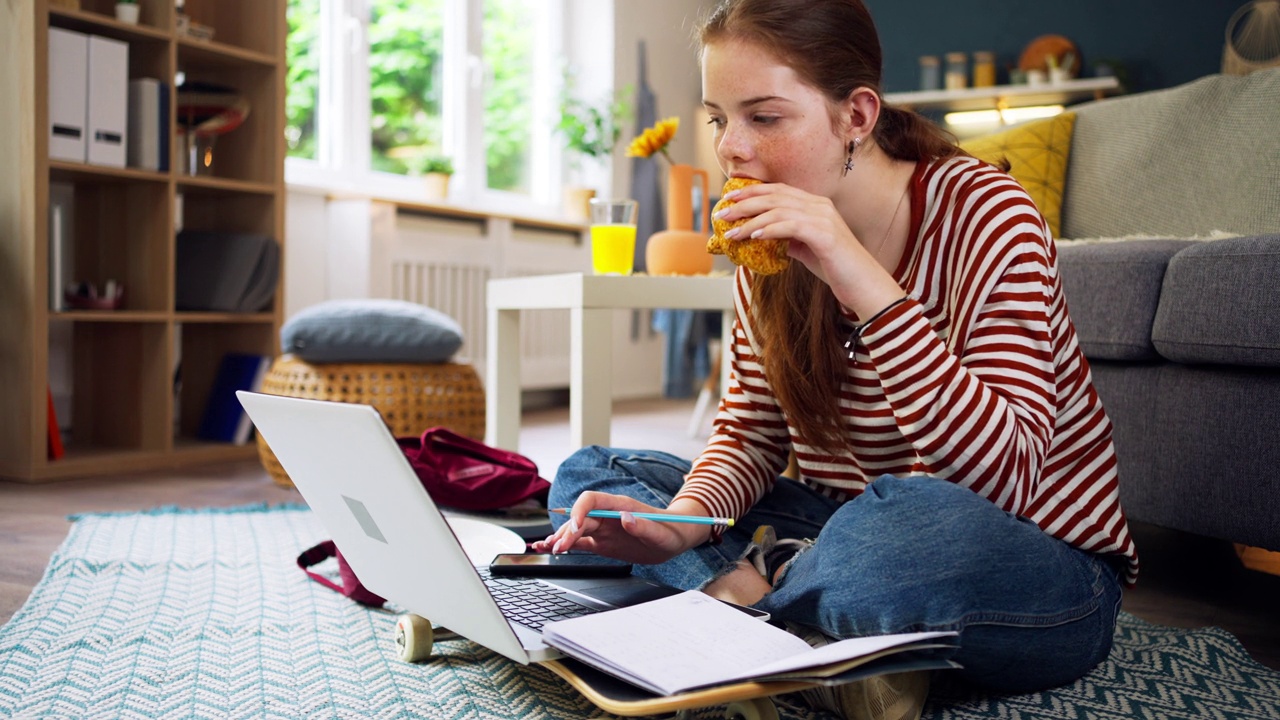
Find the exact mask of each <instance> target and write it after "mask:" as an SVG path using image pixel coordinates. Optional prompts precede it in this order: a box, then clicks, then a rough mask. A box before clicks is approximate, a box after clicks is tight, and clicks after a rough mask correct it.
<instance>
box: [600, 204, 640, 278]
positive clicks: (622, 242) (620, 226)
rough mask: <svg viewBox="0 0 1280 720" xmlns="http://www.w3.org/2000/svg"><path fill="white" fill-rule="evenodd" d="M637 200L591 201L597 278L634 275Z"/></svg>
mask: <svg viewBox="0 0 1280 720" xmlns="http://www.w3.org/2000/svg"><path fill="white" fill-rule="evenodd" d="M638 209H639V203H637V202H636V201H635V200H592V201H591V269H593V270H595V272H596V274H597V275H630V274H631V270H632V268H633V267H634V266H635V258H636V213H637V211H638Z"/></svg>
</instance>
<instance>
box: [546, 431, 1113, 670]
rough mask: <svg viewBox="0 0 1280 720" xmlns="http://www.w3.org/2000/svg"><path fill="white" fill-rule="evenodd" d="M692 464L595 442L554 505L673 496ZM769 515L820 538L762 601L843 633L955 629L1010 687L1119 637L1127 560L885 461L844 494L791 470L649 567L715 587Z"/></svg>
mask: <svg viewBox="0 0 1280 720" xmlns="http://www.w3.org/2000/svg"><path fill="white" fill-rule="evenodd" d="M689 469H690V463H689V462H688V461H686V460H682V459H680V458H678V457H675V456H674V455H669V454H667V453H661V452H650V451H638V450H621V449H615V448H602V447H598V446H593V447H587V448H583V449H582V450H579V451H578V452H576V453H575V454H574V455H572V456H571V457H570V458H569V459H568V460H566V461H565V462H564V463H563V464H562V465H561V466H560V470H559V472H558V473H557V474H556V479H555V482H554V483H552V487H551V499H550V506H551V507H569V506H571V505H572V504H573V501H574V499H575V498H576V497H577V496H578V494H579V493H581V492H583V491H586V490H596V491H599V492H607V493H614V494H618V495H626V496H629V497H633V498H636V499H637V500H640V501H641V502H644V503H647V504H649V505H653V506H655V507H660V508H661V507H666V506H667V505H668V504H669V503H670V501H671V499H672V498H673V497H674V496H675V494H676V492H677V491H679V489H680V486H681V484H682V483H683V481H684V476H685V475H686V474H687V473H688V472H689ZM552 517H553V522H555V523H556V526H557V527H558V526H559V524H560V523H562V522H563V521H564V518H563V517H561V516H552ZM760 525H772V526H773V527H774V529H775V530H776V531H777V534H778V537H780V538H783V537H790V538H816V540H817V542H816V543H815V544H814V545H813V547H812V548H810V549H808V550H806V551H803V552H801V553H800V554H799V555H798V556H796V558H795V559H794V561H793V562H792V564H791V565H790V567H789V568H788V569H787V571H786V572H785V573H784V574H783V576H782V577H781V578H780V580H779V582H778V584H777V585H776V586H775V587H774V589H773V591H772V592H771V593H769V594H768V595H765V596H764V598H763V599H761V600H760V601H759V602H758V603H757V604H756V607H758V608H760V609H762V610H765V611H768V612H769V613H771V614H772V615H773V617H774V618H776V619H780V620H788V621H791V622H796V623H800V624H804V625H809V626H811V627H815V628H818V629H820V630H822V631H823V632H825V633H827V634H828V635H832V636H834V637H838V638H846V637H857V636H862V635H873V634H882V633H900V632H916V631H926V630H955V631H957V632H958V633H959V634H960V637H959V648H958V650H957V651H956V652H955V654H954V656H952V658H951V659H953V660H954V661H956V662H957V663H959V664H960V665H962V666H963V669H962V670H959V671H958V672H959V673H961V674H962V676H963V678H964V679H966V680H968V681H971V682H974V683H977V684H980V685H983V686H986V687H988V688H991V689H994V690H997V691H1001V692H1032V691H1035V690H1041V689H1044V688H1049V687H1055V686H1058V685H1062V684H1065V683H1068V682H1071V681H1073V680H1075V679H1077V678H1079V677H1081V676H1082V675H1084V674H1085V673H1087V672H1088V671H1089V670H1090V669H1092V668H1093V667H1094V666H1095V665H1097V664H1098V663H1099V662H1101V661H1102V660H1104V659H1105V658H1106V657H1107V654H1108V653H1109V652H1110V651H1111V638H1112V633H1113V631H1114V630H1115V622H1116V614H1117V613H1118V612H1119V608H1120V597H1121V590H1120V575H1119V573H1120V565H1119V564H1118V563H1116V562H1113V561H1112V560H1110V559H1108V558H1107V557H1105V556H1099V555H1094V554H1091V553H1087V552H1082V551H1080V550H1077V549H1075V548H1073V547H1071V546H1070V545H1068V544H1066V543H1064V542H1062V541H1060V540H1057V539H1056V538H1053V537H1050V536H1049V535H1047V534H1045V533H1044V532H1043V531H1042V530H1040V528H1039V527H1037V526H1036V525H1035V524H1033V523H1032V522H1030V521H1028V520H1026V519H1024V518H1020V517H1017V516H1015V515H1011V514H1009V513H1007V512H1005V511H1003V510H1001V509H1000V508H998V507H996V506H995V505H994V504H992V503H991V502H990V501H988V500H986V499H985V498H982V497H980V496H978V495H977V494H975V493H973V492H971V491H969V490H967V489H965V488H962V487H959V486H957V485H954V484H952V483H949V482H946V481H944V480H938V479H934V478H927V477H907V478H898V477H894V476H891V475H885V476H883V477H880V478H878V479H876V480H875V481H874V482H872V483H871V484H870V485H869V486H868V487H867V489H866V491H865V492H863V493H862V494H861V495H859V496H858V497H856V498H854V499H853V500H850V501H848V502H846V503H844V504H840V503H838V502H836V501H834V500H831V499H829V498H825V497H823V496H821V495H819V494H817V493H815V492H813V491H812V490H810V489H809V488H807V487H805V486H804V485H802V484H800V483H798V482H794V481H792V480H789V479H787V478H779V479H778V482H777V483H776V484H775V486H774V489H773V490H772V491H771V492H770V493H769V494H768V495H766V496H765V497H764V498H762V499H761V500H760V502H759V503H757V504H756V506H755V507H754V508H752V509H751V511H750V512H748V513H747V514H746V516H745V517H742V518H739V519H738V521H737V523H735V525H734V527H733V528H731V529H730V530H729V531H727V532H726V533H725V534H724V538H723V541H722V542H721V543H720V544H718V545H712V544H709V543H707V544H704V545H702V546H700V547H696V548H693V549H691V550H689V551H688V552H685V553H683V554H681V555H679V556H677V557H675V558H672V559H671V560H668V561H667V562H664V563H661V564H659V565H647V566H637V567H636V570H635V572H636V574H637V575H642V576H645V577H648V578H652V579H654V580H658V581H661V582H664V583H667V584H668V585H672V586H675V587H678V588H684V589H698V588H701V587H703V586H705V585H706V584H707V583H709V582H710V581H711V580H713V579H715V578H716V577H719V576H720V575H722V574H724V573H725V572H727V571H728V570H730V569H731V568H732V567H733V566H734V565H735V564H736V563H737V561H738V559H739V558H740V557H742V555H743V553H744V552H745V551H746V549H747V546H748V545H749V543H750V542H751V535H752V533H753V532H754V531H755V529H756V528H757V527H758V526H760Z"/></svg>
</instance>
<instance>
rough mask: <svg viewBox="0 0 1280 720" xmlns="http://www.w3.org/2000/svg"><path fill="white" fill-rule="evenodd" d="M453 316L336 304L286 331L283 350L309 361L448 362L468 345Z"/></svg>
mask: <svg viewBox="0 0 1280 720" xmlns="http://www.w3.org/2000/svg"><path fill="white" fill-rule="evenodd" d="M462 340H463V336H462V328H461V327H460V326H459V325H458V323H457V322H456V321H455V320H454V319H453V318H451V317H449V316H448V315H445V314H444V313H442V312H440V311H439V310H434V309H432V308H429V307H427V306H425V305H417V304H415V303H410V302H403V301H401V300H330V301H328V302H322V303H320V304H318V305H312V306H311V307H309V308H307V309H305V310H303V311H302V312H299V313H297V314H296V315H294V316H293V317H291V318H289V320H288V321H287V322H286V323H285V324H284V327H282V328H280V346H281V348H282V349H283V350H284V352H286V353H293V354H294V355H297V356H298V357H300V358H302V359H303V360H306V361H307V362H318V363H324V362H419V363H438V362H445V361H447V360H449V358H451V357H453V354H454V353H455V352H457V351H458V348H459V347H461V346H462Z"/></svg>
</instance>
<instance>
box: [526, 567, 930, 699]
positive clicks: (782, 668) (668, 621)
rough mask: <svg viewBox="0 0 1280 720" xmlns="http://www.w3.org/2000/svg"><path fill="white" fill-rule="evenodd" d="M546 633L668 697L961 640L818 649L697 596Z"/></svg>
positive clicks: (551, 640)
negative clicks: (915, 645) (890, 650)
mask: <svg viewBox="0 0 1280 720" xmlns="http://www.w3.org/2000/svg"><path fill="white" fill-rule="evenodd" d="M542 634H543V639H544V640H545V641H546V642H547V644H548V645H551V646H552V647H555V648H558V649H560V650H561V651H563V652H564V653H565V654H566V655H569V656H570V657H575V658H577V659H579V660H581V661H583V662H586V663H588V664H590V665H593V666H595V667H597V668H600V669H601V670H604V671H606V672H608V673H610V674H613V675H615V676H617V677H621V678H623V679H624V680H627V681H628V682H631V683H633V684H635V685H638V686H640V687H643V688H645V689H647V690H650V691H652V692H655V693H659V694H664V695H671V694H674V693H677V692H681V691H684V690H689V689H692V688H698V687H704V686H709V685H717V684H723V683H727V682H731V681H735V680H743V679H749V678H753V677H759V676H762V675H766V674H774V673H779V672H786V671H791V670H796V669H802V668H808V667H814V666H818V665H825V664H828V663H831V662H836V661H841V660H849V659H852V658H857V657H861V656H863V655H871V654H875V653H876V652H878V651H880V650H884V649H886V648H890V647H898V646H901V645H906V644H910V643H912V642H916V641H919V640H926V639H930V638H935V637H941V636H944V635H954V633H913V634H910V635H882V636H875V637H869V638H856V639H854V640H845V641H842V642H838V643H833V644H831V645H828V646H826V647H823V648H819V649H817V650H815V649H813V648H810V647H809V645H808V643H806V642H805V641H804V640H801V639H800V638H798V637H796V636H795V635H792V634H791V633H789V632H787V631H786V630H783V629H781V628H778V627H775V626H773V625H770V624H768V623H765V622H762V621H760V620H757V619H755V618H752V617H751V616H749V615H747V614H746V613H743V612H742V611H740V610H736V609H734V608H732V607H730V606H728V605H726V604H724V603H722V602H720V601H719V600H716V599H714V598H711V597H709V596H708V595H706V594H704V593H701V592H697V591H689V592H685V593H681V594H679V595H672V596H670V597H666V598H662V599H660V600H654V601H652V602H647V603H642V604H640V605H633V606H631V607H627V608H621V609H618V610H609V611H606V612H601V613H595V614H593V615H585V616H583V617H578V618H573V619H570V620H560V621H557V622H552V623H548V624H547V625H545V626H543V628H542Z"/></svg>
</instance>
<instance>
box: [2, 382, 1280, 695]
mask: <svg viewBox="0 0 1280 720" xmlns="http://www.w3.org/2000/svg"><path fill="white" fill-rule="evenodd" d="M692 408H693V403H692V402H691V401H633V402H622V403H616V404H615V421H614V424H613V444H614V445H615V446H619V447H641V448H653V449H659V450H666V451H668V452H672V453H676V454H678V455H682V456H686V457H691V456H692V455H694V454H696V453H697V452H698V451H699V449H700V448H701V447H702V441H701V440H699V439H693V438H689V437H686V434H685V431H686V428H687V426H688V425H689V421H690V418H691V414H692ZM520 450H521V452H523V453H524V454H525V455H527V456H529V457H530V458H532V459H533V460H534V461H535V462H537V463H538V466H539V468H540V469H541V470H542V474H543V476H544V477H547V478H551V477H553V476H554V474H555V468H556V467H557V466H558V465H559V463H560V462H561V461H562V460H563V459H564V457H565V456H566V455H567V454H568V453H569V451H570V443H569V431H568V411H567V410H564V409H552V410H540V411H536V412H529V413H526V414H525V421H524V424H523V427H522V429H521V435H520ZM298 500H299V496H298V495H297V494H296V493H295V492H294V491H292V490H285V489H283V488H280V487H278V486H276V485H275V484H274V483H273V482H271V480H270V478H269V477H268V476H267V474H266V473H265V472H264V471H263V470H262V468H261V467H260V466H259V465H258V464H257V463H256V462H243V463H235V464H230V465H219V466H207V467H202V468H197V469H190V470H184V471H181V472H168V473H158V474H147V475H139V476H133V477H99V478H87V479H83V480H65V481H59V482H55V483H48V484H42V485H23V484H17V483H6V482H0V557H3V561H0V623H2V622H8V620H9V618H10V617H11V616H12V615H13V613H14V612H16V611H17V610H18V608H19V607H21V605H22V603H23V602H24V601H25V600H26V598H27V595H28V594H29V593H30V592H31V589H32V588H33V587H34V586H35V585H36V583H38V582H39V580H40V577H41V576H42V574H43V572H44V568H45V565H46V564H47V563H48V560H49V556H50V554H51V553H52V552H53V551H54V550H55V549H56V548H57V547H58V545H59V544H60V543H61V542H62V540H63V539H64V538H65V537H66V534H67V529H68V527H69V523H68V521H67V519H66V516H67V515H68V514H71V513H78V512H94V511H127V510H139V509H143V508H150V507H156V506H162V505H180V506H183V507H213V506H218V507H229V506H234V505H242V504H248V503H256V502H264V501H265V502H269V503H277V502H288V501H298ZM1133 531H1134V536H1135V538H1136V540H1137V542H1138V549H1139V552H1140V553H1141V555H1142V560H1143V575H1142V578H1141V579H1140V582H1139V585H1138V587H1137V588H1135V589H1134V590H1131V591H1129V592H1127V593H1126V595H1125V600H1124V608H1125V609H1126V610H1128V611H1129V612H1132V613H1133V614H1135V615H1137V616H1139V617H1141V618H1143V619H1145V620H1148V621H1150V622H1154V623H1159V624H1162V625H1175V626H1181V627H1198V626H1204V625H1215V626H1218V627H1222V628H1225V629H1226V630H1228V631H1230V632H1231V633H1233V634H1234V635H1235V636H1236V637H1237V638H1239V639H1240V641H1241V643H1242V644H1243V645H1244V647H1245V648H1246V649H1247V650H1248V651H1249V653H1250V654H1251V655H1252V656H1253V657H1254V658H1255V659H1256V660H1258V661H1259V662H1260V663H1262V664H1263V665H1266V666H1268V667H1271V668H1273V669H1277V670H1280V612H1277V608H1280V577H1277V576H1272V575H1265V574H1262V573H1257V572H1253V571H1250V570H1246V569H1244V568H1242V567H1241V566H1240V564H1239V562H1238V561H1237V559H1236V556H1235V554H1234V552H1233V550H1232V547H1231V546H1230V545H1229V544H1228V543H1225V542H1220V541H1216V540H1209V539H1206V538H1201V537H1196V536H1190V535H1186V534H1182V533H1176V532H1172V531H1168V530H1163V529H1160V528H1156V527H1152V526H1147V525H1140V524H1139V525H1135V526H1134V528H1133Z"/></svg>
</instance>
